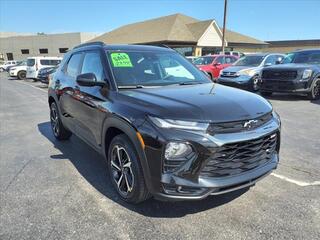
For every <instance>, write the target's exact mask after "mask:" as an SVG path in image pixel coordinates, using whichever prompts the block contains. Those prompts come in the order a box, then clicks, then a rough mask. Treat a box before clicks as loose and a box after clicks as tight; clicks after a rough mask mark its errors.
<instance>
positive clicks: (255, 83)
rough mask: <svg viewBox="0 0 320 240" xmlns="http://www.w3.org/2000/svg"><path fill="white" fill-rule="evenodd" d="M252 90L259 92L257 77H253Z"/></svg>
mask: <svg viewBox="0 0 320 240" xmlns="http://www.w3.org/2000/svg"><path fill="white" fill-rule="evenodd" d="M252 88H253V90H254V91H258V90H259V78H258V77H254V78H253V80H252Z"/></svg>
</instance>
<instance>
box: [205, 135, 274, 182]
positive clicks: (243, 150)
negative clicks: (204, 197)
mask: <svg viewBox="0 0 320 240" xmlns="http://www.w3.org/2000/svg"><path fill="white" fill-rule="evenodd" d="M277 139H278V135H277V133H273V134H270V135H267V136H264V137H262V138H258V139H254V140H249V141H244V142H237V143H230V144H225V145H223V146H222V147H220V148H218V150H217V151H216V152H215V153H214V154H213V155H212V156H211V157H210V158H209V161H208V163H207V165H206V166H205V167H204V168H203V169H202V171H201V173H200V176H205V177H227V176H233V175H237V174H241V173H243V172H246V171H249V170H252V169H254V168H257V167H259V166H262V165H264V164H265V163H267V162H269V161H270V160H271V159H272V156H273V155H274V154H275V153H276V151H277Z"/></svg>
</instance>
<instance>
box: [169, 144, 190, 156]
mask: <svg viewBox="0 0 320 240" xmlns="http://www.w3.org/2000/svg"><path fill="white" fill-rule="evenodd" d="M191 152H192V148H191V146H190V145H189V144H187V143H179V142H170V143H168V144H167V146H166V151H165V158H166V159H177V158H183V157H185V156H187V155H188V154H190V153H191Z"/></svg>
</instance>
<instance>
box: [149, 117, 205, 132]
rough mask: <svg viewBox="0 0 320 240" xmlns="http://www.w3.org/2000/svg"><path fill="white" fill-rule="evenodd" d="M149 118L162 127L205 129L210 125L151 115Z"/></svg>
mask: <svg viewBox="0 0 320 240" xmlns="http://www.w3.org/2000/svg"><path fill="white" fill-rule="evenodd" d="M149 118H150V120H151V121H152V122H153V123H154V124H155V125H156V126H158V127H160V128H176V129H185V130H196V131H205V130H207V128H208V126H209V124H208V123H200V122H189V121H180V120H171V119H161V118H157V117H149Z"/></svg>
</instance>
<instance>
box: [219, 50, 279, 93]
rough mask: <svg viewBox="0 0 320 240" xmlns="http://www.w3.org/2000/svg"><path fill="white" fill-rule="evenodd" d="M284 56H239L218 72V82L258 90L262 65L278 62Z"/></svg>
mask: <svg viewBox="0 0 320 240" xmlns="http://www.w3.org/2000/svg"><path fill="white" fill-rule="evenodd" d="M284 57H285V55H284V54H281V53H259V54H249V55H245V56H243V57H241V58H239V59H238V60H237V61H236V62H235V63H234V64H233V65H232V66H230V67H227V68H225V69H223V71H221V72H220V76H219V78H218V83H221V84H223V85H228V86H231V87H237V88H241V89H245V90H249V91H258V90H259V85H260V80H259V79H260V77H259V74H260V72H261V70H262V68H263V67H266V66H271V65H274V64H277V63H280V62H281V61H282V59H283V58H284Z"/></svg>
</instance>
